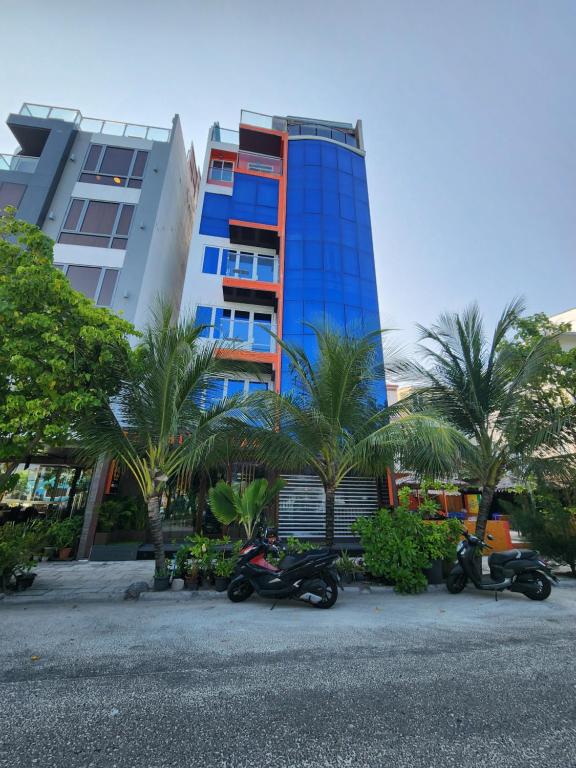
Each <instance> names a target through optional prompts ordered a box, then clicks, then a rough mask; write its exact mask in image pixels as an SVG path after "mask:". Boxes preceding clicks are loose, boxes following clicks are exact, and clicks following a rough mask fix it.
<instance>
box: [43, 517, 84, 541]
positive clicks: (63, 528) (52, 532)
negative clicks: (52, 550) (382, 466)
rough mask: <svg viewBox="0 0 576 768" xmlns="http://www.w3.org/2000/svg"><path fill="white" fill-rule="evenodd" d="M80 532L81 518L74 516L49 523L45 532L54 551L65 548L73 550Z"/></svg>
mask: <svg viewBox="0 0 576 768" xmlns="http://www.w3.org/2000/svg"><path fill="white" fill-rule="evenodd" d="M81 530H82V517H81V516H80V515H75V516H73V517H67V518H65V519H64V520H55V521H54V522H53V523H51V524H50V526H49V528H48V531H47V538H48V541H49V542H50V544H52V546H53V547H56V549H66V548H67V547H71V548H72V549H73V548H74V547H75V545H76V541H77V539H78V537H79V536H80V531H81Z"/></svg>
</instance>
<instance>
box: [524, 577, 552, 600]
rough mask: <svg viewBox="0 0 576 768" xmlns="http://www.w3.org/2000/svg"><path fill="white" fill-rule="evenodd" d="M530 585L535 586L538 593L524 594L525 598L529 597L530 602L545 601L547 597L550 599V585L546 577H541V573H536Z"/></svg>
mask: <svg viewBox="0 0 576 768" xmlns="http://www.w3.org/2000/svg"><path fill="white" fill-rule="evenodd" d="M532 583H533V584H534V585H535V587H536V589H537V590H538V591H537V592H525V593H524V594H525V595H526V597H529V598H530V600H546V598H547V597H550V592H552V585H551V584H550V582H549V581H548V579H547V578H546V576H543V575H542V574H541V573H536V574H535V575H534V578H533V579H532Z"/></svg>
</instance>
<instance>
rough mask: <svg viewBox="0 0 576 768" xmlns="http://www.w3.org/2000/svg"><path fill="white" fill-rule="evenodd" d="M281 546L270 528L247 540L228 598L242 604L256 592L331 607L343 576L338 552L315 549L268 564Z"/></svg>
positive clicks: (276, 597) (336, 597)
mask: <svg viewBox="0 0 576 768" xmlns="http://www.w3.org/2000/svg"><path fill="white" fill-rule="evenodd" d="M279 547H280V541H279V539H278V537H277V535H276V534H275V532H273V531H269V530H266V531H265V533H264V534H262V533H260V532H259V533H258V534H257V535H256V536H255V537H254V538H253V539H251V540H249V541H247V542H246V544H244V546H243V547H242V549H241V550H240V556H239V558H238V563H237V565H236V569H235V571H234V576H233V578H232V581H231V582H230V585H229V587H228V598H229V599H230V600H231V601H232V602H233V603H240V602H242V601H243V600H246V599H247V598H249V597H250V595H252V594H253V593H254V592H256V593H257V594H258V595H260V596H261V597H270V598H273V599H275V600H278V599H280V598H288V597H291V598H296V599H298V600H303V601H304V602H307V603H310V604H311V605H313V606H314V607H315V608H331V607H332V606H333V605H334V603H335V602H336V600H337V599H338V584H339V581H340V577H339V575H338V572H337V570H336V566H335V562H336V560H337V559H338V553H337V552H333V551H331V550H330V549H315V550H311V551H309V552H303V553H302V554H298V555H291V554H287V555H285V556H284V557H283V558H282V560H281V561H280V566H279V567H278V566H276V565H273V564H272V563H269V562H268V560H266V555H267V554H269V553H271V554H273V555H278V554H279V553H280V548H279Z"/></svg>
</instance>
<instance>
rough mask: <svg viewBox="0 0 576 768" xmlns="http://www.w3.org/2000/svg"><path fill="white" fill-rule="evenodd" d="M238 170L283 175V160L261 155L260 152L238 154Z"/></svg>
mask: <svg viewBox="0 0 576 768" xmlns="http://www.w3.org/2000/svg"><path fill="white" fill-rule="evenodd" d="M236 165H237V168H238V170H239V171H260V172H261V173H275V174H278V175H279V176H281V175H282V158H280V157H273V156H272V155H261V154H259V153H258V152H246V151H243V150H240V152H238V161H237V164H236Z"/></svg>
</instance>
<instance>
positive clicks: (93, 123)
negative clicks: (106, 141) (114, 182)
mask: <svg viewBox="0 0 576 768" xmlns="http://www.w3.org/2000/svg"><path fill="white" fill-rule="evenodd" d="M20 114H21V115H29V116H30V117H41V118H46V119H50V120H65V121H66V122H67V123H74V125H75V126H76V127H77V128H78V130H80V131H86V132H89V133H105V134H108V135H109V136H126V137H128V138H131V139H148V141H163V142H167V141H170V136H171V133H172V132H171V130H170V129H169V128H158V127H156V126H153V125H139V124H138V123H122V122H118V121H117V120H100V119H99V118H94V117H83V116H82V113H81V112H79V111H78V110H77V109H65V108H63V107H50V106H47V105H44V104H29V103H25V104H23V105H22V108H21V109H20Z"/></svg>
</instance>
